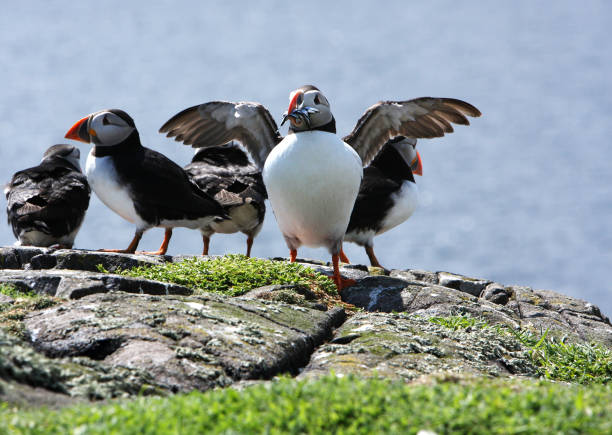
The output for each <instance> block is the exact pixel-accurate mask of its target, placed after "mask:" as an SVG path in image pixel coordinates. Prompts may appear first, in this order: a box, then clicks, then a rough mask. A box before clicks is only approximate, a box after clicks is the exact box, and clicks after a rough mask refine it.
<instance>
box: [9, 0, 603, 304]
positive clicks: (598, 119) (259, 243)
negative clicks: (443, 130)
mask: <svg viewBox="0 0 612 435" xmlns="http://www.w3.org/2000/svg"><path fill="white" fill-rule="evenodd" d="M611 18H612V3H610V2H606V1H590V0H587V1H584V2H580V3H576V2H570V1H557V2H547V1H530V0H519V1H514V2H481V1H463V2H451V1H431V2H405V1H387V2H382V3H381V2H378V3H375V2H367V1H353V2H344V1H340V2H327V1H319V0H312V1H309V2H276V1H275V2H238V1H237V2H200V1H195V0H193V1H182V2H173V1H131V2H124V1H116V0H108V1H104V2H96V3H93V2H68V1H46V2H19V3H18V4H17V3H15V4H11V6H10V7H5V8H3V12H2V14H1V15H0V65H2V68H0V171H1V175H2V180H4V181H8V180H9V179H10V177H11V175H12V174H13V173H14V172H15V171H17V170H19V169H23V168H25V167H28V166H32V165H34V164H36V163H37V162H38V161H39V160H40V158H41V156H42V153H43V151H44V150H45V149H46V148H47V147H48V146H50V145H52V144H55V143H61V142H65V139H63V136H64V134H65V132H66V131H67V130H68V128H69V127H70V126H71V125H72V124H73V123H74V122H75V121H76V120H78V119H80V118H81V117H83V116H85V115H87V114H89V113H91V112H94V111H97V110H99V109H102V108H109V107H117V108H122V109H124V110H126V111H127V112H128V113H130V114H131V115H132V117H133V118H134V120H135V122H136V125H137V127H138V128H139V131H140V135H141V138H142V141H143V144H144V145H146V146H149V147H151V148H153V149H156V150H158V151H160V152H163V153H165V154H166V155H168V156H169V157H171V158H172V159H174V160H175V161H177V162H178V163H180V164H182V165H184V164H186V163H188V161H189V160H190V158H191V155H192V150H191V149H190V148H188V147H184V146H182V145H180V144H178V143H176V142H173V141H171V140H169V139H166V138H164V137H163V136H162V135H160V134H159V133H157V130H158V129H159V127H160V126H161V125H162V124H163V123H164V122H165V121H166V120H167V119H168V118H169V117H171V116H172V115H174V114H175V113H177V112H178V111H180V110H182V109H184V108H186V107H188V106H191V105H195V104H199V103H202V102H205V101H210V100H232V101H236V100H249V101H258V102H261V103H263V104H264V105H265V106H266V107H268V109H269V110H270V111H271V113H272V114H273V115H274V116H275V117H276V119H277V121H280V117H281V114H282V113H283V111H284V110H286V107H287V104H288V95H289V92H290V91H291V90H292V89H294V88H296V87H298V86H301V85H303V84H307V83H312V84H315V85H317V86H318V87H319V88H320V89H321V90H322V91H323V92H324V93H325V94H326V95H327V97H328V98H329V100H330V102H331V104H332V110H333V112H334V114H335V117H336V120H337V125H338V129H339V132H340V133H343V134H344V133H348V132H349V131H350V130H351V129H352V128H353V125H354V123H355V122H356V120H357V119H358V118H359V116H360V115H361V114H362V113H363V112H364V111H365V110H366V109H367V107H369V106H370V105H371V104H373V103H375V102H377V101H379V100H387V99H391V100H393V99H410V98H415V97H420V96H440V97H455V98H460V99H464V100H466V101H468V102H470V103H472V104H474V105H476V106H477V107H478V108H479V109H480V110H481V111H482V112H483V116H482V117H481V118H478V119H474V120H473V122H472V125H471V126H469V127H457V128H456V131H455V133H453V134H451V135H448V136H447V137H444V138H440V139H433V140H422V141H421V142H420V143H419V150H420V153H421V156H422V159H423V165H424V176H423V177H422V178H419V179H418V180H417V182H418V184H419V186H420V189H421V195H422V201H421V205H420V208H419V209H418V210H417V212H416V213H415V215H414V216H413V217H412V218H411V219H410V220H409V221H408V222H406V223H404V224H403V225H402V226H401V227H398V228H396V229H394V230H392V231H390V232H389V233H387V234H385V235H383V236H380V237H378V238H377V239H376V252H377V255H378V258H379V260H380V261H381V263H382V264H384V265H385V266H387V267H394V268H406V267H410V268H422V269H428V270H447V271H451V272H457V273H462V274H467V275H471V276H476V277H484V278H489V279H493V280H496V281H498V282H501V283H504V284H521V285H528V286H532V287H534V288H542V289H552V290H556V291H560V292H563V293H566V294H569V295H572V296H576V297H580V298H583V299H586V300H588V301H590V302H593V303H595V304H598V305H599V306H600V307H601V308H602V310H603V311H604V312H605V313H606V314H608V315H610V314H612V283H611V282H610V281H608V277H609V275H610V268H611V266H612V231H611V225H612V171H610V161H611V160H612V151H611V149H610V138H611V137H612V134H611V133H612V121H611V113H612V90H611V84H610V83H611V77H612V43H611V42H612V35H611V33H612V32H611V31H610V26H609V22H610V19H611ZM81 149H82V162H83V163H84V161H85V156H86V154H87V152H88V150H89V147H88V146H87V145H82V146H81ZM1 205H2V207H3V208H4V207H5V205H6V204H5V202H3V203H2V204H1ZM133 229H134V228H133V226H132V225H131V224H129V223H128V222H125V221H123V220H122V219H121V218H120V217H118V216H117V215H115V214H114V213H113V212H111V211H110V210H109V209H107V208H106V207H105V206H104V205H103V204H102V203H101V202H100V201H99V200H98V199H97V198H95V197H94V198H93V199H92V202H91V205H90V209H89V211H88V215H87V218H86V221H85V223H84V225H83V228H82V230H81V232H80V234H79V236H78V237H77V240H76V244H75V247H77V248H90V249H96V248H102V247H106V248H120V247H126V246H127V244H128V243H129V241H130V240H131V238H132V235H133ZM162 237H163V235H162V230H160V229H153V230H151V231H149V232H148V233H146V234H145V237H144V239H143V241H142V244H141V248H143V249H151V250H153V249H157V247H158V246H159V244H160V242H161V239H162ZM13 242H14V238H13V235H12V233H11V231H10V229H9V227H8V225H0V244H1V245H9V244H12V243H13ZM201 247H202V246H201V238H200V236H199V234H198V233H197V232H195V231H190V230H187V229H178V230H176V231H175V235H174V237H173V240H172V242H171V245H170V250H169V253H170V254H179V253H181V254H197V253H199V252H201ZM244 249H245V241H244V236H243V235H231V236H226V235H217V236H213V239H212V243H211V251H212V253H214V254H222V253H226V252H243V251H244ZM346 251H347V254H348V256H349V258H351V260H352V261H353V262H360V263H367V257H366V256H365V253H364V252H363V250H362V249H361V248H359V247H357V246H354V245H347V246H346ZM253 253H254V255H256V256H263V257H271V256H278V255H283V256H286V255H287V250H286V247H285V244H284V242H283V240H282V237H281V235H280V233H279V231H278V229H277V227H276V223H275V221H274V217H273V215H272V213H271V212H270V213H269V214H268V216H267V217H266V223H265V226H264V229H263V231H262V233H261V234H260V236H259V237H258V238H257V239H256V241H255V245H254V250H253ZM300 256H306V257H311V258H320V259H328V254H327V252H325V251H324V250H322V249H303V250H302V251H301V252H300Z"/></svg>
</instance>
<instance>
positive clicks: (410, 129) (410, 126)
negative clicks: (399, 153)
mask: <svg viewBox="0 0 612 435" xmlns="http://www.w3.org/2000/svg"><path fill="white" fill-rule="evenodd" d="M466 116H475V117H476V116H480V111H479V110H478V109H477V108H476V107H474V106H472V105H471V104H469V103H466V102H465V101H461V100H456V99H454V98H432V97H423V98H416V99H414V100H408V101H381V102H379V103H376V104H374V105H373V106H372V107H370V108H369V109H368V110H366V112H365V113H364V114H363V116H362V117H361V118H360V119H359V121H357V125H355V128H354V129H353V131H352V132H351V133H350V134H349V135H348V136H346V137H344V141H345V142H346V143H348V144H349V145H351V146H352V147H353V148H354V149H355V151H357V153H358V154H359V156H360V157H361V160H362V161H363V164H364V165H367V164H368V163H369V162H370V161H371V160H372V159H373V158H374V157H375V156H376V154H377V153H378V152H379V151H380V149H381V148H382V146H383V145H384V144H385V143H386V142H387V140H389V139H391V138H392V137H394V136H398V135H403V136H407V137H412V138H416V139H418V138H433V137H441V136H444V134H445V133H452V132H453V126H452V125H451V123H454V124H462V125H469V124H470V123H469V121H468V120H467V118H466Z"/></svg>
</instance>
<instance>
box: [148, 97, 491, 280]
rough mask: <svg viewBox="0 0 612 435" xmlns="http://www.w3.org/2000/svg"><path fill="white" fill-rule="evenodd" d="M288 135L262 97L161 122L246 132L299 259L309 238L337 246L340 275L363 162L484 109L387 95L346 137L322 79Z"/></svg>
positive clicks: (180, 131)
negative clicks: (392, 143)
mask: <svg viewBox="0 0 612 435" xmlns="http://www.w3.org/2000/svg"><path fill="white" fill-rule="evenodd" d="M289 98H290V104H289V109H288V111H287V113H286V114H285V116H284V119H283V123H284V122H285V121H287V120H289V121H290V127H289V134H288V135H287V136H286V137H284V138H283V137H282V136H281V135H280V133H279V132H278V128H277V126H276V123H275V122H274V120H273V119H272V117H271V116H270V114H269V112H268V111H267V110H266V109H265V108H264V107H263V106H262V105H261V104H258V103H249V102H239V103H230V102H219V101H215V102H210V103H204V104H201V105H199V106H194V107H191V108H189V109H186V110H184V111H182V112H180V113H179V114H177V115H175V116H174V117H173V118H171V119H170V120H169V121H168V122H166V123H165V124H164V125H163V126H162V127H161V129H160V132H161V133H166V134H167V136H168V137H175V138H176V140H177V141H180V142H183V143H184V144H186V145H191V146H193V147H201V146H214V145H219V144H222V143H225V142H227V141H229V140H238V141H239V142H240V143H241V144H242V145H243V146H244V147H245V148H246V149H247V150H248V151H249V153H250V154H251V156H252V157H253V160H254V161H255V163H256V164H257V165H258V166H260V167H262V168H263V179H264V184H265V186H266V189H267V191H268V196H269V199H270V203H271V205H272V209H273V211H274V215H275V217H276V220H277V223H278V225H279V227H280V229H281V232H282V233H283V236H284V238H285V241H286V243H287V246H288V247H289V250H290V258H291V261H294V260H295V258H296V255H297V248H298V247H299V246H301V245H308V246H323V247H326V248H327V249H328V250H329V251H330V253H331V254H332V263H333V265H334V280H335V282H336V285H337V286H338V288H341V287H342V285H343V283H342V281H341V278H340V273H339V269H338V261H339V254H340V251H341V245H342V238H343V236H344V233H345V232H346V229H347V227H348V223H349V218H350V215H351V212H352V210H353V205H354V203H355V199H356V198H357V193H358V191H359V186H360V183H361V176H362V173H363V170H362V167H363V165H364V164H366V165H367V164H368V163H370V161H371V160H372V159H374V157H375V156H376V155H377V154H378V152H379V151H380V149H381V148H382V147H383V145H384V144H385V143H386V142H387V140H389V139H391V138H392V137H395V136H398V135H404V136H407V137H412V138H419V137H427V138H430V137H439V136H443V135H444V134H445V133H450V132H452V131H453V128H452V126H451V123H457V124H469V122H468V120H467V118H466V116H480V112H479V111H478V109H476V108H475V107H474V106H472V105H470V104H468V103H466V102H463V101H461V100H456V99H450V98H430V97H425V98H418V99H415V100H409V101H386V102H380V103H377V104H375V105H374V106H372V107H370V108H369V109H368V110H367V111H366V113H365V114H364V115H363V116H362V117H361V119H359V121H358V123H357V125H356V126H355V128H354V129H353V131H352V132H351V133H350V134H349V135H348V136H346V137H344V138H340V137H339V136H337V135H336V123H335V118H334V116H333V114H332V112H331V109H330V105H329V102H328V101H327V98H326V97H325V96H324V95H323V93H322V92H321V91H320V90H319V89H317V88H316V87H314V86H311V85H307V86H303V87H301V88H299V89H296V90H295V91H293V92H292V93H291V94H290V97H289Z"/></svg>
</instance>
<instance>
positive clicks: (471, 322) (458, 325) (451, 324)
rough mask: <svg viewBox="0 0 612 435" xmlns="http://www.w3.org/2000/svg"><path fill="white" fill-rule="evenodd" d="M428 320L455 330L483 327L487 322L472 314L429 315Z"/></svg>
mask: <svg viewBox="0 0 612 435" xmlns="http://www.w3.org/2000/svg"><path fill="white" fill-rule="evenodd" d="M429 321H430V322H431V323H435V324H436V325H440V326H444V327H445V328H448V329H452V330H453V331H456V330H458V329H469V328H484V327H486V326H488V323H487V322H486V321H484V320H482V319H479V318H477V317H472V316H466V315H464V316H447V317H430V318H429Z"/></svg>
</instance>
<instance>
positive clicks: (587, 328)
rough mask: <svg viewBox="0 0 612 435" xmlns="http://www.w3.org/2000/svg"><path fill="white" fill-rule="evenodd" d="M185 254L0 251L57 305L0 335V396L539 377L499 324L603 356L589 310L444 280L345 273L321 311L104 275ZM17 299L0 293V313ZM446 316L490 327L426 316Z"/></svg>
mask: <svg viewBox="0 0 612 435" xmlns="http://www.w3.org/2000/svg"><path fill="white" fill-rule="evenodd" d="M182 258H184V257H170V256H165V257H152V256H139V255H123V254H107V253H99V252H90V251H78V250H58V251H51V250H47V249H39V248H0V267H1V269H0V284H1V285H9V286H11V288H17V289H19V290H21V291H27V292H31V293H32V292H33V293H37V294H44V295H47V296H48V297H50V298H52V300H53V302H52V303H50V304H48V306H43V307H37V308H39V309H34V310H30V311H27V312H22V313H21V314H19V315H15V314H14V313H13V314H12V316H13V317H14V318H15V321H17V322H18V323H19V327H18V328H17V332H16V331H15V328H13V329H10V330H9V329H8V328H7V327H6V325H5V327H3V328H2V327H0V400H4V401H9V402H17V403H29V404H46V405H52V406H61V405H64V404H67V403H73V402H74V401H82V400H98V399H106V398H112V397H125V396H131V395H136V394H162V395H163V394H168V393H175V392H185V391H190V390H193V389H198V390H207V389H210V388H213V387H224V386H229V385H232V384H237V383H243V382H248V381H255V380H266V379H270V378H272V377H274V376H276V375H278V374H283V373H289V374H292V375H297V376H299V377H312V376H320V375H322V374H327V373H330V372H334V373H336V374H350V373H353V374H359V375H362V376H377V377H387V378H393V379H402V380H405V381H412V380H418V379H419V378H421V377H423V376H428V375H438V374H447V373H450V374H452V375H461V374H464V373H466V374H469V375H477V376H493V377H500V376H536V374H537V370H536V369H535V367H534V366H533V364H532V362H531V360H530V358H529V350H528V349H526V348H525V347H524V346H523V345H522V344H521V342H520V341H519V340H517V338H516V337H515V336H513V335H512V334H500V333H499V329H496V328H495V326H498V327H503V328H508V329H514V330H515V329H518V328H520V329H521V330H524V331H531V332H533V333H534V334H540V335H541V334H543V333H544V332H545V331H546V334H547V335H549V336H556V337H559V338H564V339H565V340H569V341H572V342H576V343H597V344H599V345H602V346H605V347H608V348H612V326H611V325H610V321H609V319H608V318H607V317H606V316H604V315H603V314H602V313H601V311H600V310H599V308H597V307H596V306H594V305H592V304H589V303H587V302H585V301H582V300H579V299H574V298H570V297H567V296H564V295H562V294H559V293H555V292H552V291H546V290H534V289H531V288H528V287H519V286H507V285H502V284H499V283H496V282H492V281H489V280H485V279H476V278H469V277H465V276H461V275H457V274H451V273H447V272H427V271H421V270H391V271H381V270H380V269H379V270H369V269H368V268H367V267H365V266H352V265H347V266H345V267H343V268H342V273H343V274H344V275H345V276H346V277H348V278H352V279H355V280H356V281H357V283H356V285H354V286H352V287H349V288H347V289H345V291H343V293H342V300H343V301H344V302H345V304H344V305H343V307H344V308H342V307H340V306H338V307H335V308H331V309H327V306H326V305H325V304H322V303H319V302H318V301H317V300H316V297H315V295H314V294H312V292H311V291H310V290H309V289H307V288H304V287H303V286H300V285H283V286H268V287H262V288H257V289H253V290H252V291H250V292H249V293H247V294H246V295H243V296H241V297H233V298H232V297H227V296H224V295H219V294H212V293H202V292H196V291H194V290H193V289H191V288H188V287H185V286H181V285H176V284H168V283H163V282H158V281H152V280H147V279H141V278H130V277H126V276H122V275H115V274H113V273H112V272H113V271H116V270H117V269H127V268H132V267H134V266H140V265H146V264H161V263H164V262H176V261H179V260H181V259H182ZM307 265H308V266H309V267H312V268H313V269H315V270H316V271H318V272H321V273H323V274H327V275H330V274H331V269H330V268H329V267H328V266H327V265H325V264H323V263H317V262H307ZM99 270H105V271H110V273H107V272H104V273H102V272H100V271H99ZM374 272H375V273H376V274H375V273H374ZM339 302H340V301H339ZM16 303H17V302H16V299H15V298H14V297H12V296H11V295H10V294H8V295H7V294H6V293H5V294H1V293H0V314H1V313H2V312H6V311H8V310H10V309H11V307H12V305H13V304H16ZM351 306H354V307H357V309H355V308H353V309H347V307H351ZM453 316H468V317H469V318H471V319H478V321H479V322H481V323H486V325H488V326H490V327H486V328H483V327H467V328H448V327H446V326H443V325H442V324H440V322H435V321H432V319H434V320H435V319H439V318H448V317H453ZM0 325H1V324H0Z"/></svg>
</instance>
